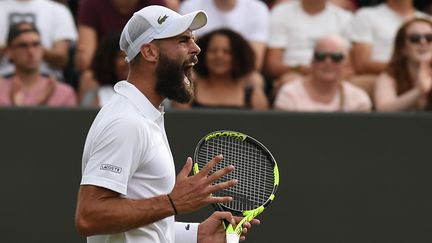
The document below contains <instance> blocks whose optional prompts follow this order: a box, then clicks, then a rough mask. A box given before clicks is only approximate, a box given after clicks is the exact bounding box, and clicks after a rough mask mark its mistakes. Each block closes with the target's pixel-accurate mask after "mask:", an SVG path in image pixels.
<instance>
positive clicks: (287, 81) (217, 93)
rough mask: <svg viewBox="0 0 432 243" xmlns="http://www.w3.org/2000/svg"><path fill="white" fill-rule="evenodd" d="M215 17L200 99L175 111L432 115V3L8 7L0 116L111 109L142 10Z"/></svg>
mask: <svg viewBox="0 0 432 243" xmlns="http://www.w3.org/2000/svg"><path fill="white" fill-rule="evenodd" d="M155 4H157V5H164V6H167V7H169V8H171V9H173V10H175V11H177V12H179V13H181V14H186V13H189V12H192V11H195V10H204V11H205V12H206V13H207V15H208V23H207V25H206V26H205V27H203V28H202V29H199V30H198V31H195V32H194V35H195V39H196V42H197V43H198V45H199V47H200V48H201V52H200V54H199V56H198V58H199V62H198V64H197V65H196V66H195V73H194V76H195V82H194V85H195V92H196V93H195V99H194V100H193V101H192V102H191V103H189V104H178V103H174V102H169V101H167V102H165V105H166V106H167V107H168V108H171V109H198V108H211V109H253V110H271V109H274V110H280V111H311V112H402V111H431V110H432V91H431V89H432V16H431V14H432V1H430V0H75V1H74V0H58V1H54V0H0V106H43V105H46V106H62V107H78V106H85V107H101V106H102V105H104V104H106V103H107V102H108V101H109V99H110V97H111V96H112V95H113V94H114V90H113V85H114V84H115V83H116V82H118V81H120V80H125V79H126V78H127V75H128V64H127V62H126V61H125V54H124V53H123V52H122V51H120V49H119V38H120V32H121V30H122V29H123V26H124V25H125V24H126V22H127V20H128V19H129V18H130V17H131V16H132V15H133V13H134V12H136V11H137V10H139V9H141V8H143V7H145V6H148V5H155Z"/></svg>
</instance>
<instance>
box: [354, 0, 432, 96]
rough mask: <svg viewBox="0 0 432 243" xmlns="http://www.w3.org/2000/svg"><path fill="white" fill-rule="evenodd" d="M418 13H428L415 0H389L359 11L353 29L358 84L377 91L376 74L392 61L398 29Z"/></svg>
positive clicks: (355, 82)
mask: <svg viewBox="0 0 432 243" xmlns="http://www.w3.org/2000/svg"><path fill="white" fill-rule="evenodd" d="M415 16H420V17H425V16H426V14H424V13H422V12H419V11H417V10H416V9H415V8H414V4H413V0H386V1H385V2H384V3H381V4H379V5H376V6H373V7H364V8H360V9H359V10H358V11H357V12H356V14H355V16H354V19H353V22H352V26H351V31H350V39H351V42H352V43H353V46H352V60H353V66H354V69H355V72H356V77H354V78H353V79H352V80H351V81H352V82H353V83H354V84H356V85H358V86H360V87H362V88H363V89H365V90H366V91H367V92H368V93H369V94H371V95H372V94H373V88H374V86H375V84H374V83H375V81H376V77H377V75H378V74H380V73H381V72H383V71H384V70H385V68H386V66H387V63H388V61H389V60H390V57H391V53H392V49H393V40H394V38H395V35H396V32H397V30H398V28H399V27H400V26H401V25H402V23H403V22H404V21H406V20H409V19H411V18H413V17H415Z"/></svg>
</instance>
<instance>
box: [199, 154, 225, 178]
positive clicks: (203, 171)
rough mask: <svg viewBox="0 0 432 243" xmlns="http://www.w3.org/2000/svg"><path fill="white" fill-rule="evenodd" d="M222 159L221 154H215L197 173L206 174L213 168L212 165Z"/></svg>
mask: <svg viewBox="0 0 432 243" xmlns="http://www.w3.org/2000/svg"><path fill="white" fill-rule="evenodd" d="M222 160H223V156H222V155H221V154H220V155H217V156H215V157H214V158H213V159H212V160H210V161H209V162H208V163H207V164H206V165H205V166H204V167H203V168H202V169H201V171H200V173H199V174H201V173H202V174H204V175H206V176H207V175H208V174H209V173H210V171H211V169H213V167H214V166H215V165H216V164H217V163H219V162H220V161H222Z"/></svg>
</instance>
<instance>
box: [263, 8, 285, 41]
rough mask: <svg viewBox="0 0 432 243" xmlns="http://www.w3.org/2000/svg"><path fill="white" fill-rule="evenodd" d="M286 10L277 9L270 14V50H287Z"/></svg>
mask: <svg viewBox="0 0 432 243" xmlns="http://www.w3.org/2000/svg"><path fill="white" fill-rule="evenodd" d="M283 10H284V9H281V8H278V7H275V8H274V9H273V10H272V11H271V12H270V18H269V30H268V31H269V32H268V46H269V47H270V48H285V47H286V43H287V42H288V41H287V38H288V36H287V33H286V31H285V23H284V21H286V19H287V18H286V17H284V16H283V15H284V14H285V13H283Z"/></svg>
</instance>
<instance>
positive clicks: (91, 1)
mask: <svg viewBox="0 0 432 243" xmlns="http://www.w3.org/2000/svg"><path fill="white" fill-rule="evenodd" d="M153 4H156V5H165V0H108V1H107V0H81V1H80V3H79V6H78V35H79V38H78V43H77V49H76V54H75V67H76V69H77V70H78V71H84V70H86V69H87V68H89V67H90V65H91V62H92V60H93V56H94V54H95V52H96V49H97V44H98V42H99V41H100V40H99V38H101V37H104V36H107V35H109V34H112V33H120V32H121V31H122V29H123V27H124V25H125V24H126V22H127V21H128V19H129V18H131V17H132V15H133V13H134V12H136V11H138V10H140V9H141V8H143V7H145V6H148V5H153Z"/></svg>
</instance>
